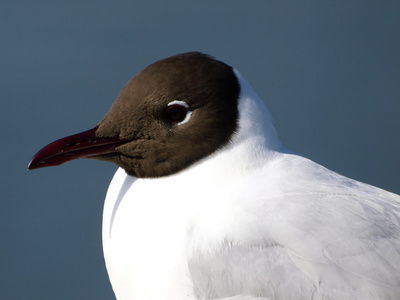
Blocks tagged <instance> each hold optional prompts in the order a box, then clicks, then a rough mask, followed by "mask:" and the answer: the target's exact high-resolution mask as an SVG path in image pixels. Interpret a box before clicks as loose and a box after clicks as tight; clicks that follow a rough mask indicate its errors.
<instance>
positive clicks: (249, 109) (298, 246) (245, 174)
mask: <svg viewBox="0 0 400 300" xmlns="http://www.w3.org/2000/svg"><path fill="white" fill-rule="evenodd" d="M84 157H94V158H98V159H101V160H107V161H111V162H113V163H115V164H117V165H118V166H119V167H120V168H119V169H118V171H117V172H116V174H115V176H114V178H113V180H112V182H111V184H110V187H109V189H108V192H107V197H106V200H105V204H104V214H103V247H104V256H105V261H106V265H107V270H108V273H109V277H110V281H111V284H112V287H113V289H114V292H115V294H116V297H117V299H118V300H128V299H129V300H131V299H139V300H146V299H149V300H153V299H154V300H156V299H157V300H160V299H169V300H181V299H182V300H183V299H188V300H189V299H190V300H195V299H232V300H233V299H236V300H239V299H242V300H243V299H247V300H250V299H252V300H255V299H363V300H365V299H400V196H398V195H395V194H393V193H390V192H387V191H384V190H382V189H379V188H376V187H373V186H370V185H368V184H364V183H361V182H358V181H355V180H352V179H349V178H346V177H343V176H341V175H339V174H337V173H335V172H332V171H330V170H328V169H326V168H324V167H322V166H320V165H318V164H316V163H314V162H312V161H311V160H308V159H306V158H304V157H302V156H299V155H297V154H295V153H292V152H290V151H288V150H286V149H285V148H284V147H283V146H282V145H281V143H280V141H279V139H278V136H277V134H276V131H275V129H274V126H273V124H272V121H271V117H270V114H269V112H268V110H267V108H266V107H265V105H264V103H263V102H262V101H261V100H260V98H259V97H258V96H257V95H256V93H255V92H254V91H253V89H252V88H251V87H250V85H249V84H248V83H247V82H246V81H245V80H244V79H243V77H242V76H241V75H240V74H239V72H238V71H236V70H234V69H232V68H231V67H230V66H228V65H226V64H224V63H222V62H220V61H217V60H215V59H213V58H211V57H209V56H207V55H204V54H201V53H198V52H192V53H185V54H181V55H177V56H173V57H170V58H167V59H164V60H161V61H158V62H156V63H154V64H151V65H150V66H148V67H147V68H145V69H144V70H142V71H141V72H140V73H138V74H137V75H136V76H135V77H134V78H133V79H131V80H130V81H129V82H128V83H127V84H126V86H125V87H124V88H123V89H122V91H121V93H120V95H119V96H118V98H117V100H116V101H115V103H114V104H113V105H112V107H111V109H110V110H109V112H108V113H107V115H106V116H105V118H104V119H103V120H102V121H101V122H100V123H99V124H98V125H97V126H96V127H95V128H93V129H91V130H88V131H85V132H83V133H80V134H77V135H73V136H70V137H66V138H63V139H61V140H58V141H56V142H53V143H51V144H49V145H48V146H46V147H45V148H43V149H42V150H40V151H39V152H38V153H37V154H36V155H35V157H34V158H33V160H32V161H31V163H30V165H29V167H28V168H29V169H35V168H40V167H47V166H53V165H58V164H61V163H64V162H66V161H69V160H72V159H76V158H84Z"/></svg>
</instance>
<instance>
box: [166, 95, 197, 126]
mask: <svg viewBox="0 0 400 300" xmlns="http://www.w3.org/2000/svg"><path fill="white" fill-rule="evenodd" d="M171 105H181V106H183V107H185V108H186V110H187V112H186V117H185V118H184V119H183V120H182V121H180V122H179V123H176V124H175V125H182V124H185V123H186V122H188V121H189V120H190V117H191V116H192V113H193V111H192V110H190V109H189V105H188V104H187V103H186V102H185V101H181V100H174V101H171V102H170V103H168V104H167V107H168V106H171Z"/></svg>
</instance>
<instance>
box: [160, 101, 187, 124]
mask: <svg viewBox="0 0 400 300" xmlns="http://www.w3.org/2000/svg"><path fill="white" fill-rule="evenodd" d="M186 114H187V109H186V107H185V106H183V105H180V104H172V105H170V106H167V108H166V109H165V112H164V115H165V118H166V119H167V120H168V121H169V122H170V123H172V124H177V123H180V122H182V121H183V120H185V118H186Z"/></svg>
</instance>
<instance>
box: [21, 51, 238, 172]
mask: <svg viewBox="0 0 400 300" xmlns="http://www.w3.org/2000/svg"><path fill="white" fill-rule="evenodd" d="M239 93H240V87H239V83H238V80H237V78H236V76H235V74H234V72H233V69H232V68H231V67H230V66H228V65H226V64H224V63H222V62H220V61H217V60H215V59H213V58H212V57H210V56H207V55H204V54H201V53H198V52H190V53H185V54H180V55H176V56H173V57H170V58H167V59H164V60H161V61H158V62H156V63H153V64H151V65H150V66H148V67H147V68H145V69H144V70H142V71H141V72H139V73H138V74H137V75H136V76H135V77H134V78H132V79H131V80H130V81H129V82H128V83H127V84H126V85H125V86H124V88H123V89H122V90H121V93H120V94H119V96H118V98H117V100H116V101H115V102H114V104H113V105H112V107H111V108H110V110H109V111H108V113H107V114H106V116H105V117H104V119H103V120H102V121H101V122H100V123H99V124H98V126H97V127H95V128H94V129H91V130H89V131H86V132H84V133H81V134H78V135H73V136H71V137H67V138H63V139H61V140H58V141H56V142H53V143H51V144H50V145H48V146H46V147H45V148H43V149H42V150H40V151H39V152H38V153H37V154H36V155H35V157H34V158H33V159H32V161H31V163H30V164H29V166H28V169H35V168H40V167H46V166H52V165H59V164H61V163H63V162H66V161H69V160H71V159H76V158H83V157H94V158H98V159H101V160H107V161H111V162H113V163H115V164H117V165H118V166H120V167H122V168H124V169H125V170H126V172H127V173H128V174H130V175H133V176H136V177H160V176H167V175H170V174H174V173H176V172H179V171H181V170H183V169H185V168H186V167H188V166H190V165H191V164H193V163H194V162H196V161H198V160H200V159H202V158H204V157H206V156H208V155H210V154H212V153H213V152H215V151H216V150H218V149H220V148H221V147H223V146H224V145H226V144H227V143H228V142H229V140H230V139H231V137H232V135H233V133H234V132H235V130H236V129H237V125H238V124H237V123H238V98H239Z"/></svg>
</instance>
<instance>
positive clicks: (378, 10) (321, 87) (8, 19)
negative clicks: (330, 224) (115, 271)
mask: <svg viewBox="0 0 400 300" xmlns="http://www.w3.org/2000/svg"><path fill="white" fill-rule="evenodd" d="M0 7H1V8H0V24H1V26H0V36H1V46H0V55H1V60H0V63H1V68H0V76H1V80H0V85H1V90H0V92H1V110H0V113H1V118H0V126H1V147H0V153H1V164H2V168H1V173H0V176H1V181H0V238H1V245H0V300H17V299H18V300H20V299H41V300H47V299H51V300H54V299H68V300H70V299H99V300H103V299H104V300H106V299H115V298H114V295H113V292H112V289H111V286H110V284H109V281H108V277H107V273H106V269H105V266H104V261H103V255H102V246H101V217H102V209H103V200H104V197H105V194H106V191H107V187H108V184H109V182H110V180H111V178H112V176H113V173H114V171H115V170H116V167H115V166H114V165H112V164H110V163H106V162H100V161H95V160H79V161H73V162H70V163H68V164H66V165H62V166H60V167H56V168H45V169H40V170H36V171H31V172H28V171H26V166H27V164H28V162H29V160H30V159H31V157H32V156H33V155H34V154H35V153H36V152H37V151H38V150H39V149H40V148H41V147H43V146H45V145H46V144H47V143H49V142H51V141H53V140H55V139H58V138H61V137H63V136H66V135H69V134H73V133H77V132H80V131H83V130H86V129H89V128H92V127H93V126H94V125H96V124H97V122H99V121H100V120H101V119H102V117H103V116H104V114H105V113H106V112H107V110H108V108H109V107H110V106H111V104H112V103H113V101H114V99H115V98H116V97H117V95H118V93H119V90H120V89H121V87H122V86H123V85H124V84H125V83H126V82H127V81H128V80H129V79H130V78H131V77H133V76H134V75H135V74H136V73H137V72H138V71H139V70H140V69H142V68H144V67H145V66H147V65H148V64H150V63H152V62H154V61H156V60H159V59H162V58H165V57H168V56H171V55H174V54H178V53H182V52H186V51H193V50H197V51H202V52H205V53H208V54H211V55H213V56H215V57H216V58H218V59H220V60H222V61H224V62H226V63H228V64H230V65H232V66H234V67H235V68H237V69H238V70H239V71H240V72H241V73H242V75H243V76H244V77H245V78H246V79H247V80H248V81H249V82H250V83H251V84H252V85H253V87H254V89H255V90H256V92H257V93H258V94H259V95H260V97H261V98H262V99H264V101H265V102H266V104H267V106H268V108H269V109H270V111H271V113H272V116H273V118H274V120H275V125H276V128H277V130H278V133H279V135H280V138H281V140H282V142H283V144H284V145H285V146H286V147H287V148H289V149H291V150H293V151H295V152H298V153H300V154H301V155H304V156H306V157H308V158H311V159H312V160H314V161H316V162H318V163H321V164H322V165H324V166H326V167H328V168H330V169H333V170H335V171H337V172H339V173H341V174H343V175H346V176H348V177H352V178H355V179H357V180H360V181H363V182H367V183H370V184H373V185H376V186H379V187H381V188H384V189H387V190H389V191H392V192H395V193H398V194H399V193H400V158H399V153H400V139H399V128H400V117H399V115H400V2H399V1H390V0H386V1H379V0H376V1H369V0H359V1H358V0H352V1H307V0H306V1H297V0H296V1H267V0H264V1H262V0H258V1H256V0H255V1H237V0H231V1H214V0H213V1H211V0H207V1H204V0H203V1H176V0H171V1H161V0H160V1H127V0H125V1H124V0H122V1H85V0H79V1H78V0H72V1H58V0H56V1H54V0H52V1H44V0H42V1H27V0H21V1H18V0H16V1H7V0H6V1H3V2H2V3H1V4H0Z"/></svg>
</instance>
